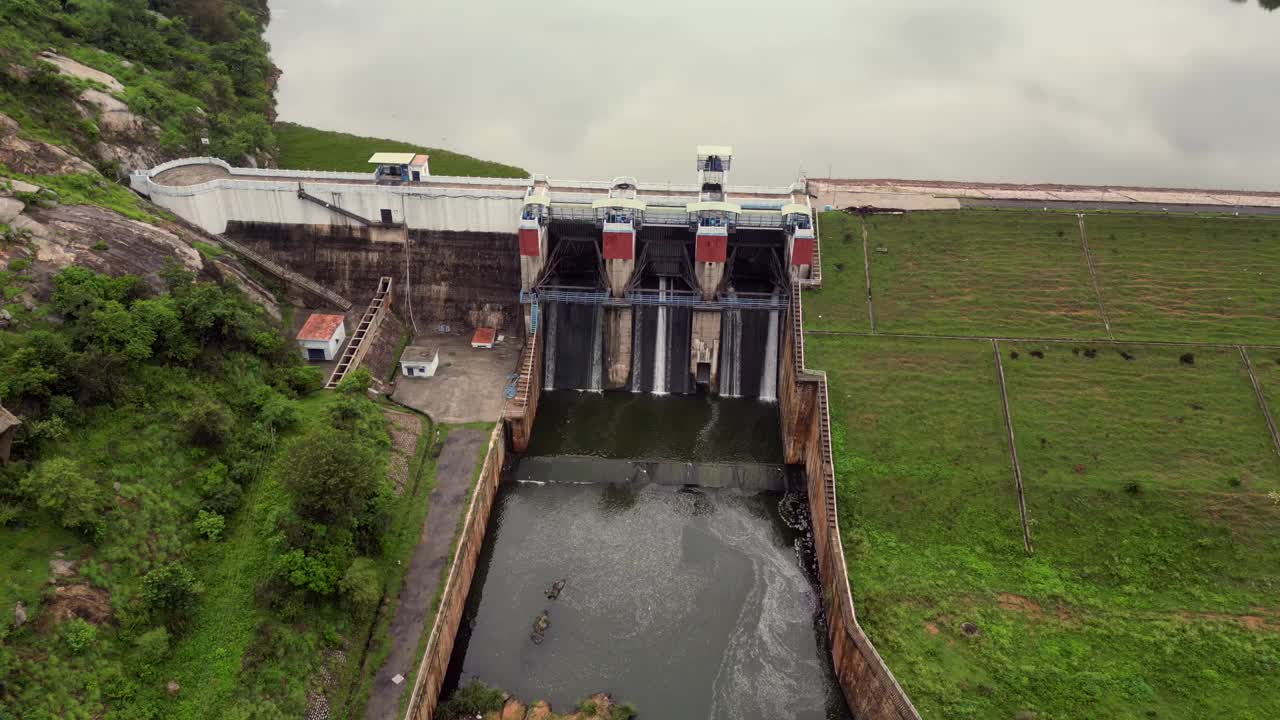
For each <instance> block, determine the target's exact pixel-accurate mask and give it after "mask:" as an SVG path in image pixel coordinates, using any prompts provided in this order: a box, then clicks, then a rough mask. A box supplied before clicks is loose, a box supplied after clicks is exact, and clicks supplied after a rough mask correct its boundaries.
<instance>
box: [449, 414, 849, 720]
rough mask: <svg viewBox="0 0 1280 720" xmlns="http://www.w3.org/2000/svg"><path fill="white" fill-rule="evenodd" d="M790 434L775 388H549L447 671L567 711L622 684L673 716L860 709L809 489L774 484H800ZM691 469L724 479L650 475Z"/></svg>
mask: <svg viewBox="0 0 1280 720" xmlns="http://www.w3.org/2000/svg"><path fill="white" fill-rule="evenodd" d="M699 434H701V439H697V438H698V436H699ZM777 434H778V417H777V406H776V405H771V404H765V403H757V402H746V401H726V400H719V401H709V400H704V399H702V398H697V397H682V398H677V397H654V396H649V395H635V394H631V393H617V394H614V393H603V394H602V393H551V394H549V395H548V396H547V397H546V398H544V401H543V404H542V405H541V406H540V412H539V417H538V419H537V422H536V423H535V426H534V438H533V447H534V448H535V449H536V450H538V452H539V453H540V454H538V455H532V456H527V457H525V458H522V459H521V460H519V461H518V462H517V463H516V465H515V466H514V467H513V468H512V469H511V471H510V473H509V476H508V478H507V480H506V482H504V483H503V485H502V487H501V488H500V489H499V491H498V497H497V500H496V503H495V505H494V510H493V515H492V519H491V521H490V527H489V534H488V538H487V541H486V546H485V548H484V550H483V552H482V553H481V556H480V563H479V566H478V568H477V570H476V577H475V580H474V583H473V585H472V589H471V594H470V597H469V598H468V607H467V612H466V615H465V616H464V619H463V626H462V630H461V632H460V633H459V637H458V642H457V645H456V646H455V650H454V657H453V664H452V667H451V670H450V677H449V680H448V683H447V685H446V687H447V688H448V687H454V686H456V685H457V684H460V683H465V682H467V681H469V680H470V679H473V678H479V679H481V680H483V681H485V682H487V683H489V684H491V685H495V686H498V687H501V688H503V689H505V690H507V691H508V692H511V693H512V694H514V695H516V696H517V697H522V698H527V699H530V700H532V699H538V698H543V699H546V700H548V701H549V702H551V704H552V706H553V707H555V708H558V709H560V710H567V709H569V708H571V707H572V706H573V704H574V703H576V702H577V701H578V700H579V699H581V698H583V697H585V696H587V695H590V694H592V693H595V692H600V691H604V692H609V693H611V694H612V695H613V696H614V697H615V698H616V699H618V700H620V701H628V702H632V703H634V704H635V705H636V706H637V707H638V709H639V710H640V715H641V717H644V718H662V719H663V720H681V719H682V718H688V719H690V720H694V719H696V720H705V719H706V718H713V719H724V720H729V719H733V720H757V719H758V720H765V719H766V718H767V719H769V720H785V719H787V718H794V719H796V720H808V719H814V720H821V719H827V718H830V719H840V720H843V719H845V718H848V717H849V714H848V711H847V709H846V708H845V704H844V699H843V696H842V695H841V692H840V689H839V687H838V686H837V684H836V682H835V679H834V677H833V675H832V671H831V664H830V659H829V656H828V654H827V651H826V644H825V630H824V629H823V626H822V624H821V615H820V613H819V597H818V594H817V590H816V588H815V585H814V582H813V580H812V578H811V576H810V575H809V573H808V572H807V571H806V569H805V567H804V565H803V564H802V561H801V559H800V558H801V557H802V556H803V551H802V548H803V547H804V542H803V539H804V538H803V535H802V533H801V532H800V531H799V530H798V529H797V527H802V526H803V519H802V516H803V513H804V511H803V507H804V505H803V501H802V498H800V497H799V496H798V495H794V494H792V495H783V494H782V493H780V492H773V491H760V490H759V489H758V488H760V487H769V488H773V489H781V488H782V487H784V486H785V485H786V482H784V481H785V480H786V475H785V473H783V472H782V469H781V466H779V465H776V464H775V463H777V462H778V461H780V460H781V447H780V441H779V439H778V437H777ZM640 459H644V462H639V460H640ZM627 467H630V468H632V469H633V470H634V469H635V468H641V469H643V470H645V471H644V472H641V471H634V472H632V473H631V474H627V473H626V472H625V468H627ZM679 468H685V469H686V470H687V471H688V472H690V473H692V475H691V476H690V477H692V478H694V479H695V481H697V479H699V478H702V479H711V478H718V479H720V480H724V482H717V483H711V484H716V485H717V487H716V488H706V487H689V486H683V485H681V484H680V483H679V481H678V478H677V480H675V481H671V482H666V483H664V482H663V481H662V480H660V479H659V480H657V481H654V480H655V477H653V476H652V475H650V474H647V473H653V474H655V475H660V474H662V473H667V472H671V473H675V472H677V471H678V470H679ZM716 468H719V469H716ZM724 468H733V471H732V472H726V471H724V470H723V469H724ZM775 471H776V473H777V474H776V475H775V474H773V473H774V472H775ZM744 478H745V479H746V481H743V479H744ZM775 480H776V481H777V483H776V484H774V481H775ZM790 482H791V484H792V486H793V487H794V486H795V485H796V483H795V478H791V480H790ZM702 484H708V483H702ZM561 579H563V580H565V581H566V583H565V585H564V589H563V590H562V591H561V593H560V594H559V596H558V597H556V598H555V599H549V598H548V597H547V591H548V589H549V588H551V586H552V585H553V584H554V583H555V582H556V581H557V580H561ZM544 611H546V613H547V615H548V617H549V619H550V622H551V625H550V627H549V628H548V629H547V630H546V633H545V635H544V636H542V637H541V642H534V639H533V637H532V632H533V625H534V621H535V619H537V618H538V617H539V616H540V615H541V613H543V612H544Z"/></svg>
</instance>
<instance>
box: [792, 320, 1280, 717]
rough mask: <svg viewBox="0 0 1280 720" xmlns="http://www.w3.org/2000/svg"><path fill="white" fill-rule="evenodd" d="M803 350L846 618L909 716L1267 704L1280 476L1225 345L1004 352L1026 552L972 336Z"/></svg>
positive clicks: (1279, 649)
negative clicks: (835, 525)
mask: <svg viewBox="0 0 1280 720" xmlns="http://www.w3.org/2000/svg"><path fill="white" fill-rule="evenodd" d="M808 350H809V358H810V364H811V365H813V366H815V367H822V368H825V369H826V370H827V371H828V373H829V377H830V380H831V383H832V384H831V393H832V394H831V402H832V420H833V423H834V428H833V436H834V440H835V444H836V464H837V469H838V478H839V480H838V482H839V493H840V501H841V503H842V504H841V508H842V515H841V524H842V534H843V539H844V542H845V549H846V554H847V556H848V558H849V569H850V580H851V582H852V584H853V587H854V594H855V599H856V601H857V603H858V610H859V618H860V619H861V621H862V622H863V624H864V625H865V626H866V628H867V631H868V633H869V634H870V636H871V638H872V639H873V641H874V642H876V643H877V647H878V648H879V650H880V652H881V653H882V654H883V655H884V657H885V659H886V660H887V662H888V663H889V665H890V667H891V668H892V669H893V670H894V672H895V673H896V675H897V677H898V679H899V680H900V681H901V682H902V684H903V686H904V688H905V689H906V690H907V692H908V694H909V695H910V696H911V697H912V699H913V701H914V702H915V703H916V704H917V706H918V707H919V708H920V710H921V712H922V714H923V715H924V716H925V717H938V718H942V717H945V718H991V717H1013V716H1014V715H1015V714H1016V713H1018V712H1020V711H1024V710H1032V711H1035V712H1038V713H1039V717H1052V718H1095V717H1135V718H1136V717H1161V718H1198V717H1205V716H1206V715H1214V716H1217V717H1233V718H1235V717H1239V718H1258V719H1261V718H1264V717H1273V716H1275V714H1276V713H1277V712H1280V694H1278V693H1277V692H1276V690H1275V687H1274V684H1273V683H1270V682H1269V681H1268V680H1267V678H1269V677H1271V676H1273V675H1274V673H1275V672H1276V670H1277V665H1278V664H1280V607H1277V603H1276V601H1275V598H1276V593H1277V590H1278V589H1280V560H1278V559H1277V558H1280V540H1277V535H1276V533H1275V530H1276V528H1277V527H1280V505H1277V504H1276V503H1275V502H1274V500H1273V499H1272V498H1269V497H1268V493H1269V492H1271V491H1273V490H1275V489H1276V488H1277V487H1280V462H1278V461H1277V459H1276V456H1275V454H1274V452H1273V451H1272V450H1271V448H1270V446H1269V442H1268V440H1267V436H1266V431H1265V429H1264V428H1263V423H1262V419H1261V413H1260V411H1259V410H1258V407H1257V405H1256V403H1254V400H1253V395H1252V392H1251V390H1250V388H1249V385H1248V381H1247V379H1246V378H1245V377H1244V376H1243V373H1242V371H1241V369H1240V367H1239V365H1238V363H1236V362H1235V359H1236V358H1235V355H1234V354H1233V353H1231V352H1229V351H1222V352H1209V353H1204V352H1199V351H1198V352H1196V353H1195V364H1194V365H1186V364H1183V363H1182V362H1181V360H1180V355H1181V354H1182V352H1183V351H1182V350H1180V349H1159V350H1153V349H1151V348H1146V347H1142V348H1135V347H1130V348H1126V349H1125V351H1126V352H1129V353H1130V355H1131V356H1133V357H1134V359H1133V360H1131V361H1130V360H1125V359H1124V358H1123V357H1122V356H1121V355H1120V354H1119V353H1118V352H1117V351H1116V350H1114V349H1112V348H1109V347H1108V348H1105V349H1099V351H1098V353H1097V354H1096V356H1095V357H1093V358H1090V357H1088V356H1086V355H1085V354H1084V353H1083V350H1084V348H1081V350H1082V352H1081V353H1080V354H1076V353H1073V352H1072V348H1070V347H1069V346H1063V345H1050V346H1044V347H1039V346H1029V347H1005V348H1004V350H1005V353H1006V354H1005V366H1006V372H1007V374H1008V383H1009V392H1010V400H1011V403H1012V408H1013V415H1014V418H1015V430H1016V432H1017V435H1018V444H1019V454H1020V459H1021V462H1022V465H1023V469H1024V473H1025V477H1026V488H1027V504H1028V510H1029V514H1030V518H1031V523H1032V533H1033V536H1034V539H1035V543H1036V554H1035V556H1034V557H1027V556H1026V554H1025V553H1024V551H1023V549H1022V540H1021V531H1020V526H1019V518H1018V510H1017V504H1016V500H1015V493H1014V483H1013V476H1012V468H1011V464H1010V461H1009V458H1008V455H1007V450H1006V444H1005V440H1004V436H1003V419H1002V415H1001V411H1000V406H999V391H998V386H997V383H996V379H995V368H994V361H993V359H992V356H991V348H990V345H989V344H987V343H981V342H956V341H941V340H893V339H885V338H880V339H875V338H853V337H839V338H837V337H810V338H809V341H808ZM1033 350H1034V351H1038V352H1043V353H1044V358H1042V359H1038V358H1035V357H1033V356H1032V355H1031V354H1030V353H1031V351H1033ZM1010 352H1017V353H1018V354H1019V357H1018V359H1017V360H1012V359H1010V357H1009V353H1010ZM965 623H972V624H973V625H974V626H975V627H976V629H974V628H971V629H970V631H969V632H966V631H965V625H964V624H965Z"/></svg>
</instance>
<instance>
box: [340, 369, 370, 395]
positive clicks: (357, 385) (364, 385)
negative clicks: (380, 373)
mask: <svg viewBox="0 0 1280 720" xmlns="http://www.w3.org/2000/svg"><path fill="white" fill-rule="evenodd" d="M372 384H373V376H372V375H370V374H369V371H368V370H366V369H364V368H360V369H359V370H356V371H355V372H353V373H348V374H347V375H346V376H345V377H343V378H342V381H341V382H339V383H338V392H340V393H343V394H344V395H364V394H365V393H367V392H369V386H370V385H372Z"/></svg>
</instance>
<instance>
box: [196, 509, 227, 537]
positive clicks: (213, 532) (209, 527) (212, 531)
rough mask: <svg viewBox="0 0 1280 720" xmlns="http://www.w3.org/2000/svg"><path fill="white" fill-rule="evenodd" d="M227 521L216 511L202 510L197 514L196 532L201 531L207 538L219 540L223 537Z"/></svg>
mask: <svg viewBox="0 0 1280 720" xmlns="http://www.w3.org/2000/svg"><path fill="white" fill-rule="evenodd" d="M226 524H227V521H226V519H225V518H223V517H222V516H221V515H219V514H218V513H216V512H209V511H208V510H201V511H200V512H199V514H197V515H196V532H198V533H200V534H201V535H203V536H204V537H205V539H207V540H218V539H219V538H221V537H222V530H223V528H225V527H226Z"/></svg>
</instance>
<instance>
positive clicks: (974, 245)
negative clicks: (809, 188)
mask: <svg viewBox="0 0 1280 720" xmlns="http://www.w3.org/2000/svg"><path fill="white" fill-rule="evenodd" d="M822 220H823V228H822V259H823V273H822V274H823V283H824V285H825V284H826V281H827V278H828V277H831V276H832V275H837V276H839V275H844V274H847V273H849V272H850V270H854V271H855V272H856V273H857V274H858V275H859V279H858V285H861V284H862V278H861V276H862V272H863V269H862V265H863V261H862V247H861V243H860V242H857V243H845V242H844V240H843V237H844V236H843V234H841V235H840V238H839V239H838V240H836V241H835V242H833V241H832V240H831V239H830V238H828V237H827V234H828V223H831V224H836V223H839V222H841V221H842V218H840V217H838V216H836V215H834V214H831V213H828V214H826V215H824V216H823V218H822ZM844 222H847V221H844ZM855 222H856V219H855ZM866 222H867V228H868V250H869V257H870V265H871V288H872V295H873V298H874V302H875V311H876V327H877V330H879V331H881V332H886V333H928V334H959V335H995V334H1006V335H1020V336H1030V337H1106V333H1105V328H1104V326H1103V323H1102V320H1101V317H1100V315H1099V313H1098V303H1097V296H1096V294H1095V293H1094V291H1093V286H1092V284H1091V282H1090V279H1089V269H1088V266H1087V265H1086V264H1085V259H1084V250H1083V248H1082V247H1081V244H1080V235H1079V229H1078V226H1077V224H1076V218H1075V216H1073V215H1067V214H1061V213H1049V214H1046V213H1022V212H985V211H984V212H979V211H974V212H967V213H914V214H909V215H903V216H872V217H868V218H867V219H866ZM837 263H843V264H845V267H846V269H845V270H844V271H843V273H839V272H836V271H835V270H834V267H835V265H836V264H837ZM853 289H854V290H857V288H856V287H854V288H853ZM833 290H835V292H832V293H830V294H826V293H827V291H826V290H825V289H824V290H823V291H822V292H823V293H824V294H823V295H821V296H817V297H815V302H816V304H808V303H807V304H806V310H808V313H807V317H808V318H809V321H808V322H809V326H810V327H812V328H816V329H824V330H866V329H868V328H867V324H866V313H865V303H862V302H861V297H860V296H858V297H853V296H848V295H846V294H845V293H844V292H842V291H841V290H840V289H839V286H836V287H834V288H833ZM836 305H844V306H846V308H847V309H848V310H849V311H852V309H853V308H855V307H858V306H859V305H862V306H864V307H863V313H862V316H861V318H860V319H861V322H860V323H859V322H852V323H850V324H847V325H846V324H844V321H845V320H846V317H847V315H846V313H845V312H841V311H840V310H838V309H836V308H835V307H833V306H836ZM818 315H821V316H823V319H822V320H819V319H816V318H817V316H818ZM827 317H831V318H834V320H833V321H832V322H829V323H828V322H825V319H826V318H827ZM852 319H853V320H855V321H856V320H858V319H859V318H858V316H856V315H854V316H852Z"/></svg>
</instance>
